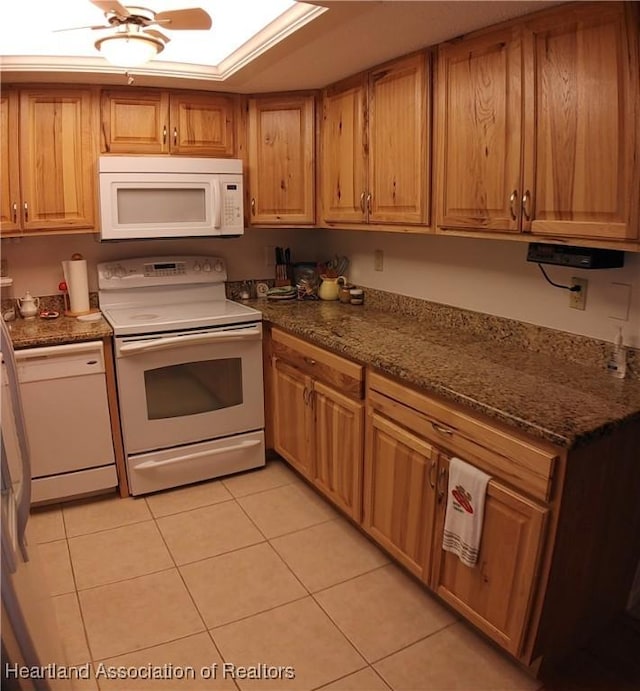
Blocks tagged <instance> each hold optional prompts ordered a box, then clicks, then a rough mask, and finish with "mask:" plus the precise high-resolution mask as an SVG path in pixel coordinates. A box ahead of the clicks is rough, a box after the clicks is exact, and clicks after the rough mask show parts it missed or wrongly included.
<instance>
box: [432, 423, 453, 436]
mask: <svg viewBox="0 0 640 691" xmlns="http://www.w3.org/2000/svg"><path fill="white" fill-rule="evenodd" d="M431 426H432V427H433V429H434V430H435V431H436V432H437V433H438V434H446V435H447V436H448V437H450V436H452V435H453V430H452V429H451V427H445V426H444V425H439V424H438V423H437V422H432V423H431Z"/></svg>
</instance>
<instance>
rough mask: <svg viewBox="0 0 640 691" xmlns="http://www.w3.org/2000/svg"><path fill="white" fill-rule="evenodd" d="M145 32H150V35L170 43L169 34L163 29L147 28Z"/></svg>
mask: <svg viewBox="0 0 640 691" xmlns="http://www.w3.org/2000/svg"><path fill="white" fill-rule="evenodd" d="M142 33H143V34H149V35H150V36H153V37H154V38H159V39H160V40H161V41H164V42H165V43H169V41H170V40H171V39H170V38H169V37H168V36H166V35H165V34H163V33H162V32H161V31H156V30H155V29H145V30H144V31H143V32H142Z"/></svg>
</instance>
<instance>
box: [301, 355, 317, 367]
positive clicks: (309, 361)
mask: <svg viewBox="0 0 640 691" xmlns="http://www.w3.org/2000/svg"><path fill="white" fill-rule="evenodd" d="M304 361H305V362H306V363H307V365H315V364H317V363H316V361H315V360H314V359H313V358H310V357H305V359H304Z"/></svg>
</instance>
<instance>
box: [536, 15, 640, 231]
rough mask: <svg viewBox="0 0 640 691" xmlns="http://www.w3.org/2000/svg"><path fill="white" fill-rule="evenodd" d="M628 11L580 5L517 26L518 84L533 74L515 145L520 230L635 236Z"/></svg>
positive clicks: (636, 127)
mask: <svg viewBox="0 0 640 691" xmlns="http://www.w3.org/2000/svg"><path fill="white" fill-rule="evenodd" d="M636 4H637V3H597V4H596V3H588V5H594V6H593V7H589V6H587V7H584V8H580V9H579V10H575V11H574V10H572V9H571V8H568V9H567V10H565V12H564V13H563V14H561V15H559V16H556V15H554V16H546V15H545V16H543V17H541V18H540V19H539V20H535V18H533V19H532V20H531V21H530V22H529V23H527V25H526V27H525V29H526V30H525V34H524V36H525V52H524V56H525V75H527V76H528V78H529V79H531V75H533V81H532V82H530V83H529V84H528V85H527V89H526V91H525V94H526V100H525V113H527V114H529V117H530V119H532V120H533V122H530V123H528V128H527V135H526V139H525V161H524V164H525V168H524V192H525V194H527V192H528V191H529V190H530V191H531V192H530V194H531V202H530V209H528V210H527V209H526V207H525V209H524V218H523V229H524V230H526V231H531V232H532V233H535V234H536V235H548V234H550V235H562V236H565V237H567V236H568V237H574V236H575V237H592V238H593V237H599V238H610V239H613V240H626V239H633V238H637V237H638V206H639V205H640V172H639V171H640V157H639V156H638V148H639V147H640V95H639V94H638V88H639V82H638V79H639V78H638V72H639V65H640V57H639V55H638V19H637V17H636V19H635V21H634V18H633V17H632V16H631V15H632V14H633V12H634V10H635V11H636V12H637V8H634V7H633V5H636ZM627 5H628V6H629V7H626V6H627ZM627 13H628V14H629V17H628V22H627V21H626V19H627V17H626V14H627ZM533 114H535V118H533V117H532V115H533ZM530 133H532V134H530ZM527 211H528V212H529V213H528V214H527V213H526V212H527Z"/></svg>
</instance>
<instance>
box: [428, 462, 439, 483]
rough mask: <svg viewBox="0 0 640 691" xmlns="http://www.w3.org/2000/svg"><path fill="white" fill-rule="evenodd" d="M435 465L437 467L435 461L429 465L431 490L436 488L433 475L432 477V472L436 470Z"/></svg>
mask: <svg viewBox="0 0 640 691" xmlns="http://www.w3.org/2000/svg"><path fill="white" fill-rule="evenodd" d="M436 465H437V464H436V462H435V461H431V465H430V466H429V486H430V487H431V489H435V488H436V478H435V475H434V471H435V469H436Z"/></svg>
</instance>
